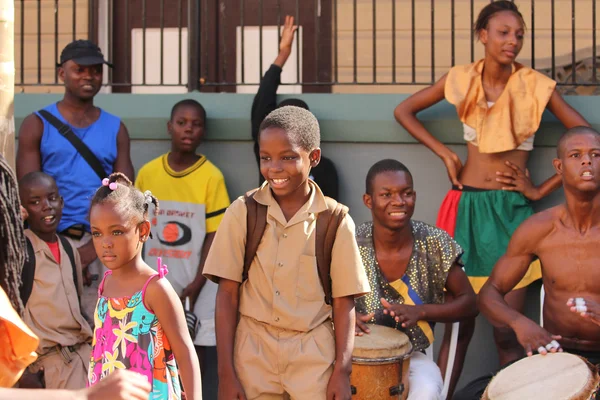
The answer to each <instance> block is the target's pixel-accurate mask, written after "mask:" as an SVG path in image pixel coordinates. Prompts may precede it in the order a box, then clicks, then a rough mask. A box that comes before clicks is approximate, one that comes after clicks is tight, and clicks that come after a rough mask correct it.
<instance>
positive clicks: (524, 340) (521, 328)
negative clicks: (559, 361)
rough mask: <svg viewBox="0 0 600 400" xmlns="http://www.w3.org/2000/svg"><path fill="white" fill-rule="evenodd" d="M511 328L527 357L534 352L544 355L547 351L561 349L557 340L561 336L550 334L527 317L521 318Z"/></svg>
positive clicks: (553, 351) (554, 351) (559, 350)
mask: <svg viewBox="0 0 600 400" xmlns="http://www.w3.org/2000/svg"><path fill="white" fill-rule="evenodd" d="M513 328H514V331H515V334H516V335H517V339H518V340H519V343H521V346H523V348H524V349H525V353H527V356H528V357H530V356H532V355H533V353H534V352H537V353H539V354H542V355H546V354H548V352H550V353H556V352H561V351H562V348H561V347H560V344H559V343H558V342H557V340H560V339H562V336H560V335H553V334H551V333H550V332H548V331H547V330H545V329H544V328H542V327H541V326H539V325H538V324H536V323H535V322H533V321H532V320H530V319H529V318H525V317H523V318H521V319H520V320H519V321H518V322H517V323H516V324H515V325H514V327H513Z"/></svg>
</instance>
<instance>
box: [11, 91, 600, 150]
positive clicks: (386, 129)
mask: <svg viewBox="0 0 600 400" xmlns="http://www.w3.org/2000/svg"><path fill="white" fill-rule="evenodd" d="M61 97H62V95H56V94H16V95H15V122H16V125H17V131H18V129H19V127H20V124H21V122H22V121H23V118H25V117H26V116H27V115H28V114H30V113H31V112H33V111H35V110H38V109H40V108H43V107H44V106H46V105H47V104H50V103H52V102H55V101H58V100H60V99H61ZM286 97H291V96H280V98H281V99H283V98H286ZM297 97H300V98H302V99H303V100H305V101H306V102H307V103H308V104H309V105H310V107H311V109H312V110H313V112H314V113H315V115H316V116H317V118H318V119H319V121H320V123H321V131H322V138H323V141H324V142H349V143H361V142H363V143H364V142H369V143H416V141H415V139H413V137H412V136H410V135H409V134H408V132H406V131H405V130H404V128H402V127H401V126H400V125H399V124H398V123H396V121H395V120H394V118H393V114H392V113H393V110H394V108H395V107H396V105H397V104H398V103H400V102H401V101H402V100H404V99H405V98H406V97H407V95H391V94H376V95H375V94H372V95H370V94H361V95H356V94H304V95H299V96H297ZM185 98H193V99H196V100H198V101H199V102H200V103H201V104H202V105H203V106H204V107H205V108H206V111H207V114H208V122H207V140H209V141H211V140H219V141H232V140H233V141H240V140H242V141H244V140H250V139H251V136H250V109H251V107H252V100H253V98H254V96H253V95H248V94H209V93H189V94H185V95H182V94H177V95H159V94H156V95H145V94H135V95H132V94H100V95H98V96H97V98H96V104H97V105H98V106H100V107H102V108H103V109H105V110H107V111H108V112H111V113H113V114H116V115H119V116H120V117H121V118H122V119H123V121H124V123H125V125H126V126H127V128H128V129H129V132H130V135H131V137H132V139H138V140H168V137H167V134H166V122H167V120H168V118H169V114H170V111H171V107H172V106H173V104H175V103H176V102H177V101H179V100H182V99H185ZM566 100H567V102H568V103H569V104H571V105H572V106H573V107H575V109H577V110H578V111H579V112H580V113H581V114H582V115H583V116H584V117H585V118H586V119H587V120H588V121H590V122H591V123H592V125H593V126H594V127H595V128H596V129H600V113H598V112H597V110H598V109H600V97H596V96H585V97H584V96H569V97H566ZM419 118H420V119H421V120H422V121H423V122H424V124H425V126H426V128H427V129H429V130H430V131H431V132H434V133H435V135H436V137H438V138H439V139H440V140H441V141H442V142H444V143H447V144H462V143H463V140H462V126H461V124H460V122H459V121H458V119H457V117H456V111H455V109H454V107H453V106H452V105H450V104H449V103H447V102H446V101H443V102H441V103H439V104H437V105H435V106H434V107H432V108H430V109H428V110H426V111H424V112H422V113H421V114H419ZM563 131H564V128H563V126H562V125H561V124H560V123H559V122H558V121H557V120H556V119H555V118H554V116H552V115H551V114H550V113H549V112H546V113H544V118H543V120H542V126H541V128H540V131H539V132H538V135H537V136H536V139H535V145H536V146H554V145H555V144H556V141H557V140H558V137H559V136H560V135H561V134H562V132H563ZM541 133H543V134H541Z"/></svg>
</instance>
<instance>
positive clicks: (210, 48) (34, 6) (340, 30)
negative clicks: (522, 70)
mask: <svg viewBox="0 0 600 400" xmlns="http://www.w3.org/2000/svg"><path fill="white" fill-rule="evenodd" d="M119 1H123V2H125V5H124V10H123V13H124V17H125V18H124V19H125V25H126V26H125V29H124V31H125V32H124V33H123V34H126V35H127V36H125V37H117V36H115V32H116V31H114V30H113V20H114V17H115V11H116V10H113V7H114V6H116V4H119V3H117V2H115V1H114V0H106V2H107V4H108V15H107V18H104V17H102V19H107V20H99V19H98V18H99V15H98V12H99V11H100V10H99V9H98V4H99V2H98V1H97V0H89V2H88V3H87V4H83V2H81V1H77V0H72V2H70V1H68V0H64V3H63V2H62V1H59V0H54V1H47V2H46V1H44V2H42V0H37V1H35V2H34V1H33V0H32V1H31V4H30V5H31V7H26V4H25V2H24V1H21V2H20V3H19V5H18V6H17V7H20V8H18V9H19V10H20V12H21V14H20V18H19V19H18V23H19V24H20V37H18V38H17V39H16V43H15V44H16V45H17V47H20V48H19V49H18V51H19V53H18V54H17V57H18V59H19V60H20V71H17V73H16V76H17V77H18V78H19V79H18V82H17V86H20V87H21V88H23V87H26V86H57V85H58V86H60V85H62V84H63V83H62V82H60V81H59V79H58V74H57V73H54V74H52V75H54V76H52V75H51V74H49V73H48V72H47V71H48V67H49V62H48V61H49V59H51V58H52V56H50V57H46V56H45V54H47V53H46V51H48V52H49V53H50V54H52V52H53V53H54V55H53V58H54V62H55V63H58V62H59V60H60V50H61V49H60V47H59V45H60V43H61V40H60V36H59V35H60V34H61V31H62V29H61V26H60V22H61V17H63V16H62V15H61V14H60V12H61V11H62V12H68V11H66V10H64V9H63V10H61V8H60V7H63V4H65V3H66V4H68V5H69V6H71V5H72V10H70V11H71V15H70V16H69V17H67V18H72V21H71V23H72V32H69V33H68V36H72V38H73V39H76V38H77V36H78V35H77V16H81V15H86V11H85V9H79V10H78V7H87V22H88V37H89V38H90V39H91V40H97V36H98V29H99V28H103V29H104V30H105V31H107V32H108V34H107V37H108V42H109V43H108V44H107V45H106V46H107V48H106V51H107V57H108V59H110V60H111V61H114V63H115V65H116V67H117V68H121V70H120V73H119V76H124V77H125V79H124V80H123V81H122V82H119V83H115V82H113V75H112V71H111V70H109V72H108V76H109V78H108V82H106V83H105V85H107V86H115V87H117V86H121V87H133V86H180V85H184V84H187V85H188V89H189V90H195V89H197V88H198V81H199V82H200V83H201V84H202V85H206V86H227V87H234V86H244V85H255V82H256V81H255V80H254V79H252V80H251V81H252V82H247V79H246V78H247V77H246V75H247V74H246V72H247V65H245V61H246V58H247V57H246V56H247V55H248V54H247V53H248V52H250V51H251V52H252V53H254V54H256V53H255V52H256V51H258V52H259V54H258V55H255V56H254V59H255V60H257V61H258V62H259V64H260V78H262V73H263V64H264V60H263V54H262V51H263V49H264V46H267V47H270V46H277V47H278V46H279V41H280V39H281V28H282V22H283V19H284V16H285V13H286V12H287V13H289V12H290V11H291V13H292V14H295V22H296V25H298V26H301V24H302V22H303V21H301V19H302V20H306V21H309V22H310V25H312V24H313V23H314V29H312V30H311V29H309V30H306V29H302V30H300V29H299V30H298V31H297V32H296V44H297V46H296V52H297V54H296V63H297V65H296V67H297V68H296V69H297V71H296V74H297V76H296V80H295V82H289V83H283V85H290V84H291V85H297V84H300V85H305V86H331V85H392V84H393V85H413V84H414V85H429V84H431V83H433V82H434V80H435V79H436V76H437V71H436V68H437V69H438V70H440V71H441V70H442V69H444V68H446V67H448V68H449V67H450V66H451V65H455V64H465V63H468V62H469V61H474V59H475V55H476V53H478V51H476V50H477V49H479V47H478V48H477V49H476V48H475V46H480V45H479V44H477V45H476V42H477V37H476V36H477V35H475V34H474V33H473V31H472V27H473V24H474V22H475V18H476V13H477V12H478V9H476V7H479V3H478V4H475V1H474V0H470V1H468V2H467V1H465V2H461V3H458V2H456V0H451V1H449V2H444V1H435V0H430V1H429V2H428V3H429V6H430V8H431V9H430V10H429V12H430V14H429V15H427V14H425V13H426V12H427V11H425V10H423V9H422V8H421V9H417V6H419V5H420V4H421V3H418V2H417V1H416V0H410V1H409V0H402V1H400V2H398V1H397V0H386V1H382V0H380V1H377V0H371V1H369V2H367V3H365V2H361V3H358V0H352V1H345V2H339V1H337V0H313V1H306V2H304V3H300V0H286V1H287V3H284V2H283V1H281V0H268V1H269V3H265V2H264V0H258V1H257V2H256V3H255V4H258V5H259V7H258V8H259V9H258V14H257V15H252V16H251V17H248V16H247V15H246V13H247V12H251V13H256V10H255V9H254V8H252V9H249V8H248V7H247V4H246V2H245V0H240V1H239V3H238V2H237V1H235V0H233V3H234V4H235V5H237V6H238V9H237V10H236V12H239V13H240V14H239V16H238V15H237V14H235V15H236V16H235V17H234V18H235V21H231V19H230V18H231V17H230V16H229V14H230V13H228V12H227V11H229V10H225V9H223V8H222V7H225V6H227V7H230V6H229V3H227V2H224V1H223V0H202V1H201V0H188V1H186V2H184V1H183V0H177V2H175V1H172V3H174V4H173V5H174V6H175V7H177V8H176V9H175V7H173V9H171V8H167V5H171V2H169V3H167V4H165V3H166V2H165V0H137V2H136V3H131V1H132V0H119ZM575 1H577V0H570V1H561V2H556V0H550V1H549V2H548V3H544V4H548V6H549V8H550V15H545V14H543V11H541V10H545V9H542V8H541V7H540V5H541V4H542V3H541V2H539V1H538V2H536V1H535V0H530V3H529V6H530V10H531V25H530V32H531V33H530V35H529V34H528V39H529V40H531V51H530V52H529V51H528V52H527V53H528V54H527V55H526V57H529V58H530V65H531V66H532V67H533V68H536V67H538V66H539V64H540V63H539V60H540V58H539V57H544V56H548V55H549V56H550V57H551V63H550V65H547V66H545V67H544V68H546V69H545V70H542V72H543V73H546V74H548V75H549V76H551V77H552V78H554V79H559V80H560V81H559V82H558V84H559V85H561V86H568V87H569V88H571V87H573V86H577V87H579V86H592V87H593V86H600V83H599V82H598V73H597V67H598V60H597V57H598V51H597V44H598V40H597V37H596V29H597V15H596V13H597V4H596V3H597V1H596V0H590V1H589V2H586V3H583V2H581V3H579V4H575ZM140 3H141V4H140ZM186 3H187V5H186ZM486 3H487V2H486ZM132 4H137V6H134V7H141V12H140V13H134V12H133V10H130V7H131V6H132ZM190 4H191V5H190ZM359 4H360V6H359ZM459 4H460V7H464V8H460V11H459ZM186 6H187V7H188V8H189V10H190V12H192V11H193V13H192V15H189V20H188V21H185V20H184V15H185V10H184V9H183V7H186ZM365 6H366V7H371V10H372V14H371V16H366V17H365V15H368V14H365V13H364V12H363V10H364V8H363V7H365ZM406 6H409V7H411V10H410V15H406V17H407V19H410V22H409V23H410V24H411V26H410V28H409V27H408V26H406V29H404V30H398V28H400V27H401V25H403V24H400V23H399V22H398V20H397V15H396V13H397V11H400V10H405V9H406ZM576 6H577V7H579V8H576ZM190 7H191V8H190ZM194 7H196V8H195V9H194ZM286 7H287V8H286ZM292 7H294V8H295V9H294V10H291V8H292ZM321 7H323V9H324V10H325V9H326V10H328V11H326V12H325V13H323V14H322V15H320V14H319V10H320V8H321ZM325 7H327V8H325ZM567 7H570V14H571V26H570V34H571V38H570V39H571V40H570V41H568V42H567V44H566V46H561V47H559V43H557V42H556V40H557V38H558V35H557V29H558V23H557V21H556V19H557V17H559V16H560V15H564V14H566V12H568V11H567ZM583 7H588V8H586V11H585V13H586V14H588V13H589V12H591V14H592V17H591V18H592V22H591V25H592V30H591V31H592V33H591V35H592V37H591V40H590V43H591V44H592V51H591V60H589V59H588V60H581V59H579V58H578V57H577V45H578V44H579V45H583V44H584V43H585V42H586V39H587V40H589V39H590V38H589V36H588V35H590V33H589V31H586V30H584V29H583V28H581V27H578V25H577V24H578V23H579V25H581V21H578V20H577V13H576V11H578V12H579V13H580V14H582V13H584V11H582V10H583ZM154 10H156V11H154ZM287 10H289V11H287ZM329 10H331V12H329ZM384 10H385V11H384ZM440 10H443V11H440ZM448 10H449V12H448ZM590 10H591V11H590ZM406 11H408V10H407V9H406ZM465 11H466V13H465ZM26 12H27V13H28V15H27V16H26ZM51 12H53V13H54V14H53V15H50V13H51ZM82 12H83V14H82ZM436 12H437V13H438V14H440V13H441V15H442V16H443V18H446V14H449V18H450V24H449V25H450V31H451V32H450V35H449V40H450V49H449V51H450V54H449V56H448V57H447V58H445V57H446V56H440V54H443V53H445V52H447V51H448V50H447V49H445V48H443V46H440V45H439V43H436V39H437V38H436V35H439V29H440V25H439V23H436ZM536 12H537V14H536ZM540 12H542V13H541V14H540ZM35 13H37V14H35ZM44 13H48V15H46V14H44ZM150 13H152V14H150ZM169 13H170V14H169ZM377 13H379V14H384V13H391V33H390V30H389V28H382V27H381V25H382V24H381V22H382V21H380V20H379V18H378V15H377ZM157 14H159V19H157V18H156V15H157ZM188 14H190V13H189V12H188ZM347 14H351V16H350V19H349V20H348V21H347V24H346V21H342V19H340V18H341V16H342V15H347ZM102 15H104V14H102ZM401 15H402V14H401ZM65 17H66V16H65ZM215 17H216V18H217V19H216V21H215V23H214V24H213V23H210V24H209V22H210V21H211V18H215ZM257 17H258V18H257ZM274 17H275V18H274ZM324 17H325V18H327V19H331V21H328V20H325V18H324ZM238 18H239V19H238ZM365 18H366V19H367V20H369V19H371V23H372V27H367V28H366V30H365V29H364V28H363V26H362V22H363V21H364V20H365ZM385 18H387V17H385ZM548 18H550V21H548ZM274 19H276V22H273V20H274ZM580 19H581V18H580ZM422 20H425V21H427V22H429V23H430V24H431V25H430V26H429V27H427V28H425V30H423V28H421V27H420V26H422V25H423V24H421V23H420V22H422ZM26 21H32V22H33V23H31V24H29V25H26ZM46 21H52V22H46ZM168 21H169V22H168ZM250 21H253V22H250ZM257 22H258V24H257V25H258V26H256V29H257V30H258V32H259V38H258V42H259V43H258V46H257V48H253V49H252V50H249V49H248V48H246V45H247V44H248V43H247V42H248V41H247V40H246V39H247V38H246V37H245V36H246V35H245V31H246V29H245V28H246V27H247V26H248V25H249V24H256V23H257ZM342 22H343V23H342ZM386 22H387V24H389V20H387V21H386ZM438 22H439V21H438ZM548 22H549V29H548V28H544V30H540V27H543V26H544V24H545V23H546V24H548ZM47 23H50V24H52V23H53V24H54V27H53V28H54V29H52V30H51V31H50V33H47V32H42V29H43V28H44V24H47ZM267 23H270V24H271V25H276V26H277V35H276V37H277V39H278V40H277V42H276V43H271V41H269V43H267V42H266V39H265V36H264V32H263V27H264V25H265V24H267ZM378 23H379V26H378ZM153 24H154V25H153ZM173 24H176V26H173ZM190 24H192V25H190ZM236 25H237V26H236ZM310 25H309V26H310ZM467 25H469V35H470V43H468V45H470V54H469V49H468V48H467V52H466V54H464V55H463V54H461V52H459V51H458V46H461V47H462V46H463V43H464V42H463V41H462V40H463V39H462V36H459V35H460V32H461V31H463V32H464V29H465V28H466V27H467ZM26 26H33V31H32V32H35V30H36V29H37V32H38V34H37V36H35V35H34V37H33V40H32V41H31V42H29V41H27V42H26V41H25V34H26V33H25V27H26ZM139 26H141V27H142V29H141V31H142V32H141V46H142V49H140V53H141V58H142V60H141V62H142V64H141V65H140V69H139V75H140V76H139V78H138V77H134V76H133V72H134V71H132V70H131V63H130V61H131V60H130V57H131V50H132V48H131V47H132V44H133V42H132V41H131V39H132V38H131V28H133V27H139ZM186 26H187V29H188V39H187V43H184V36H183V29H185V28H186ZM387 26H388V27H389V26H390V25H387ZM158 27H159V28H160V32H159V33H160V46H161V47H160V57H161V60H160V64H158V63H156V62H155V60H147V56H148V54H147V53H148V49H149V48H146V46H149V45H151V43H149V41H148V39H149V37H148V35H149V31H148V30H149V29H156V28H158ZM238 27H239V28H238ZM325 27H327V28H328V29H327V30H325ZM329 27H332V29H331V30H330V29H329ZM402 27H404V26H402ZM171 28H175V29H176V30H177V38H176V39H175V37H174V38H173V40H172V41H173V43H172V44H170V43H169V41H170V40H171V39H170V36H169V35H168V33H167V30H168V29H171ZM240 28H241V30H240V35H241V44H242V47H241V49H240V50H238V52H237V53H236V51H235V49H232V48H230V47H227V43H228V41H227V39H228V38H230V37H231V36H229V35H234V32H235V29H240ZM46 30H47V29H46ZM301 31H302V35H301ZM423 32H427V34H429V35H430V42H429V43H427V42H423V41H422V40H419V41H418V40H417V35H422V34H423ZM465 33H466V32H465ZM42 34H44V35H45V36H44V37H42ZM369 34H370V37H369ZM388 34H391V52H390V53H391V69H392V73H391V78H387V77H386V78H385V79H384V78H382V75H381V71H382V68H384V67H385V68H386V69H387V68H389V61H382V60H379V58H381V57H378V55H379V54H378V53H381V52H378V50H379V49H378V48H377V45H378V44H381V39H382V38H386V36H387V35H388ZM540 34H543V35H546V34H547V35H549V36H550V39H551V43H550V46H542V47H540V46H539V43H538V42H539V40H538V39H539V38H536V35H537V36H540ZM52 35H54V37H49V36H52ZM343 35H346V36H343ZM578 35H579V36H578ZM584 35H586V36H584ZM302 36H303V37H302ZM303 39H304V40H303ZM346 39H348V40H346ZM386 39H387V38H386ZM176 40H177V47H178V49H177V50H176V52H175V54H177V56H175V57H178V58H179V60H174V59H171V58H169V59H165V55H166V54H167V50H169V47H168V46H175V41H176ZM466 40H468V36H467V38H466ZM273 41H275V39H273ZM325 41H330V43H326V42H325ZM47 42H50V43H52V44H53V46H54V48H53V49H52V47H50V49H48V48H44V47H42V46H43V45H44V43H47ZM369 42H370V45H371V46H372V51H373V53H372V54H371V55H370V56H367V57H366V58H365V57H364V56H365V55H364V54H363V52H362V50H361V49H362V48H363V47H362V46H363V45H364V44H367V43H369ZM303 43H304V45H303ZM52 44H51V46H52ZM117 44H120V46H119V47H117ZM424 44H425V46H423V45H424ZM464 44H466V43H464ZM417 45H419V47H417ZM183 46H188V48H187V54H188V58H190V59H191V61H190V63H189V65H187V66H184V65H183V64H182V63H181V59H182V57H184V56H185V54H184V51H183ZM368 46H369V45H368V44H367V47H368ZM386 46H387V45H386ZM399 46H400V47H399ZM409 46H410V55H408V54H407V52H408V51H409V50H408V48H409ZM427 46H430V48H429V49H427V48H426V47H427ZM165 47H167V48H165ZM546 48H548V50H547V52H548V53H550V54H546V55H544V54H542V53H543V51H542V50H546ZM215 50H216V52H215ZM427 50H429V51H431V53H430V57H428V58H427V59H424V58H421V57H420V56H419V57H417V55H419V54H418V53H417V52H420V51H427ZM359 51H360V52H359ZM232 52H233V53H235V54H238V55H239V54H240V53H241V57H236V56H235V55H232V54H231V53H232ZM398 53H401V54H402V55H404V54H406V55H407V56H409V57H399V55H400V54H398ZM529 53H530V54H529ZM565 53H566V54H565ZM346 54H347V55H348V56H349V57H344V55H346ZM563 54H564V55H567V56H568V61H566V65H564V64H561V65H558V64H557V62H559V60H558V59H559V57H558V55H563ZM469 56H470V57H469ZM115 57H116V58H117V59H114V60H113V58H115ZM119 57H125V60H121V59H118V58H119ZM350 57H352V58H350ZM194 58H195V59H194ZM384 58H385V59H387V57H384ZM303 59H304V60H305V61H306V62H305V63H304V62H302V60H303ZM561 59H562V57H561ZM234 60H235V61H236V62H237V63H239V68H240V70H241V78H240V76H239V75H237V78H236V79H234V80H233V81H232V79H231V76H233V74H230V73H229V74H228V71H229V72H230V70H231V68H234V69H235V66H234V65H232V64H231V63H232V62H233V61H234ZM325 60H327V61H328V62H327V63H323V61H325ZM329 60H330V61H331V63H329ZM400 60H402V61H400ZM420 60H426V61H425V62H421V61H420ZM442 60H448V61H445V62H446V63H448V64H450V65H444V61H442ZM150 62H153V64H149V63H150ZM383 62H388V64H387V65H384V64H383ZM581 62H585V63H586V64H585V65H586V66H587V68H589V69H591V73H589V74H588V75H586V76H585V77H584V76H583V75H581V76H578V74H577V68H578V67H579V68H581V66H580V63H581ZM167 63H178V64H177V65H174V64H173V66H171V64H167ZM369 63H370V64H371V65H368V64H369ZM301 64H304V66H307V67H310V68H313V67H314V66H315V65H316V66H317V68H316V70H315V73H316V74H315V75H313V77H312V78H310V79H309V80H307V79H303V78H302V66H303V65H301ZM321 64H324V65H325V64H327V65H328V66H327V68H328V70H324V69H323V68H324V67H323V66H322V65H321ZM192 66H195V68H197V69H196V70H195V72H194V73H192V70H191V68H192ZM404 66H406V67H407V68H406V71H407V76H406V77H402V76H401V75H400V73H399V67H400V70H401V71H404V70H405V69H404ZM175 67H177V68H178V72H177V74H178V77H177V79H173V80H172V81H171V80H170V79H168V77H167V76H166V74H167V71H169V70H170V69H171V68H175ZM150 68H152V71H156V76H158V72H159V68H160V81H159V80H158V79H157V81H156V82H159V83H155V82H152V83H150V82H149V77H150V75H149V71H151V69H150ZM184 68H187V75H188V77H189V78H188V81H189V80H190V79H194V80H195V81H196V82H191V83H190V82H183V80H184V79H183V75H184ZM368 68H371V70H370V71H372V74H370V75H371V76H367V77H365V76H363V75H361V74H360V73H361V71H363V70H368ZM565 69H566V70H567V72H570V75H568V77H566V78H565V77H564V76H563V75H564V73H563V71H564V70H565ZM428 70H429V71H430V74H427V72H426V71H428ZM27 71H32V72H33V74H32V75H33V77H32V79H29V78H27V76H26V72H27ZM344 71H348V73H349V75H350V74H351V75H352V78H351V79H345V78H344V77H343V76H342V75H341V74H342V73H343V72H344ZM559 71H560V73H559ZM423 72H425V75H426V76H425V77H424V76H423V75H424V74H423ZM311 73H312V71H311ZM427 75H428V76H427ZM153 76H155V75H153ZM386 76H387V75H386ZM199 78H200V79H199ZM132 80H134V81H135V83H133V82H132ZM340 80H341V81H342V82H340ZM167 82H168V83H167ZM569 90H570V89H569ZM217 91H218V89H217Z"/></svg>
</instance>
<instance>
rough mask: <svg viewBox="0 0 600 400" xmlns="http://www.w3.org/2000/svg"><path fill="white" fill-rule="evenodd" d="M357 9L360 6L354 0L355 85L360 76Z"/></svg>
mask: <svg viewBox="0 0 600 400" xmlns="http://www.w3.org/2000/svg"><path fill="white" fill-rule="evenodd" d="M357 7H358V5H357V4H356V0H354V9H353V11H354V13H353V18H354V25H353V28H354V29H353V31H354V32H353V34H354V57H353V60H354V71H353V72H354V79H353V82H354V83H357V82H358V81H357V79H356V78H357V75H358V65H357V63H358V60H357V58H358V37H357V34H356V32H357V31H358V9H357Z"/></svg>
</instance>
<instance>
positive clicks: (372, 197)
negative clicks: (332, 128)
mask: <svg viewBox="0 0 600 400" xmlns="http://www.w3.org/2000/svg"><path fill="white" fill-rule="evenodd" d="M363 201H364V203H365V205H366V206H367V207H368V208H369V209H370V210H371V216H372V222H366V223H364V224H362V225H360V226H359V227H358V228H357V230H356V241H357V243H358V246H359V250H360V253H361V256H362V261H363V264H364V266H365V269H366V271H367V275H368V278H369V284H370V285H371V293H369V294H367V295H366V296H363V297H361V298H357V299H356V312H357V318H356V334H357V335H363V334H364V333H367V334H368V333H369V329H368V326H367V325H366V323H372V324H378V325H385V326H389V327H394V328H396V329H398V330H400V331H402V332H404V333H405V334H406V335H408V337H409V339H410V341H411V343H412V345H413V350H414V352H413V354H412V356H411V363H410V370H409V387H410V389H409V393H408V400H412V399H419V400H429V399H439V398H440V395H441V392H442V388H443V382H442V376H441V373H440V370H439V368H438V367H437V365H435V363H434V362H433V361H431V360H429V359H428V358H427V356H425V354H424V350H425V349H426V348H427V347H429V346H430V345H431V344H432V342H433V324H434V323H435V322H456V321H460V320H461V319H463V318H472V317H474V316H475V315H477V306H476V303H475V293H474V292H473V289H472V288H471V285H470V284H469V281H468V279H467V276H466V274H465V273H464V271H463V270H462V262H461V256H462V254H463V250H462V249H461V247H460V246H459V245H458V244H457V243H456V242H455V241H454V240H453V239H452V238H451V237H450V235H448V234H447V233H446V232H444V231H442V230H441V229H438V228H435V227H433V226H431V225H428V224H426V223H424V222H420V221H412V220H411V217H412V215H413V212H414V209H415V201H416V193H415V191H414V188H413V179H412V175H411V173H410V171H409V170H408V169H407V168H406V166H404V164H402V163H400V162H399V161H396V160H391V159H387V160H382V161H379V162H377V163H376V164H374V165H373V166H372V167H371V169H370V170H369V173H368V174H367V179H366V193H365V194H364V195H363ZM444 289H445V290H446V291H447V293H448V294H449V295H450V296H451V298H452V300H449V301H444ZM450 296H449V297H450ZM447 300H448V299H447ZM457 361H459V362H460V366H461V368H462V361H463V360H457ZM450 389H451V390H452V389H453V388H450ZM449 396H451V393H450V394H449Z"/></svg>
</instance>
